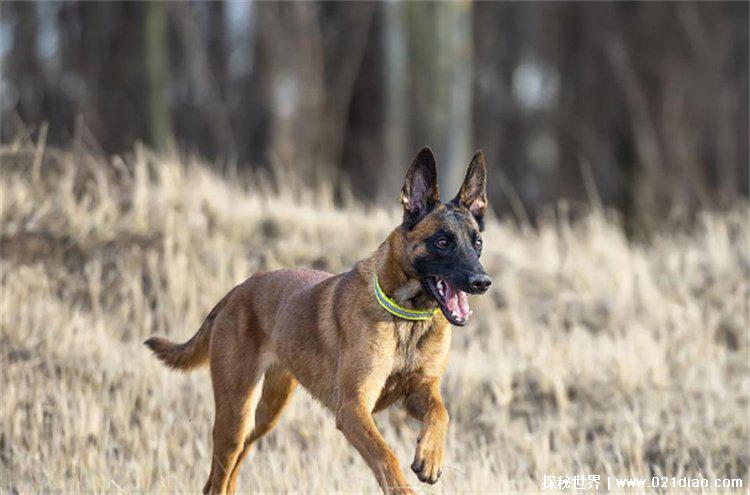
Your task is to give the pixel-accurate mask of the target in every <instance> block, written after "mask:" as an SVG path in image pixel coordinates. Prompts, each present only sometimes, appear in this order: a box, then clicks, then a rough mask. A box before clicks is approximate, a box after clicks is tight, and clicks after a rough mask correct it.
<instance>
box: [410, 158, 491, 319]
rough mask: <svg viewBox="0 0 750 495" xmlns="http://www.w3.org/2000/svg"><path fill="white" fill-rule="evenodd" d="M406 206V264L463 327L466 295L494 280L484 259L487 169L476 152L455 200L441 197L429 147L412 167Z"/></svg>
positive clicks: (481, 290)
mask: <svg viewBox="0 0 750 495" xmlns="http://www.w3.org/2000/svg"><path fill="white" fill-rule="evenodd" d="M401 203H402V204H403V206H404V220H403V223H402V229H403V231H404V239H405V241H404V265H405V267H406V268H407V272H409V275H411V276H413V277H416V278H417V279H418V280H419V281H420V283H421V285H422V289H423V291H424V292H425V294H426V295H427V296H428V297H430V298H432V299H434V300H435V301H437V303H438V305H439V306H440V309H441V310H442V312H443V314H444V315H445V317H446V318H447V319H448V321H450V322H451V323H453V324H454V325H458V326H463V325H466V323H467V322H468V321H469V316H470V315H471V311H470V309H469V302H468V298H467V294H482V293H484V292H486V291H487V288H488V287H489V286H490V284H491V283H492V282H491V280H490V277H489V276H487V272H485V270H484V267H482V263H480V261H479V257H480V256H481V254H482V230H483V227H484V213H485V211H486V210H487V170H486V167H485V164H484V155H482V152H481V151H477V153H476V154H475V155H474V158H472V160H471V163H470V164H469V170H468V171H467V173H466V178H465V179H464V182H463V185H462V186H461V189H460V190H459V192H458V194H457V195H456V197H455V198H453V199H452V200H451V201H449V202H447V203H442V202H441V201H440V193H439V191H438V184H437V171H436V169H435V157H434V156H433V155H432V151H430V149H429V148H424V149H423V150H422V151H420V152H419V154H418V155H417V157H416V158H415V159H414V161H413V162H412V164H411V167H409V171H408V172H407V173H406V180H405V181H404V186H403V188H402V189H401Z"/></svg>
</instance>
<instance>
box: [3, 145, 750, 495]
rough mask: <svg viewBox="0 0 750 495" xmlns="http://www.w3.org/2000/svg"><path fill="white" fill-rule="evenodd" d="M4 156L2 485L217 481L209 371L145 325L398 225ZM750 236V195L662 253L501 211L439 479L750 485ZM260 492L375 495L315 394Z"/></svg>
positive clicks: (517, 485) (284, 439)
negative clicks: (181, 357)
mask: <svg viewBox="0 0 750 495" xmlns="http://www.w3.org/2000/svg"><path fill="white" fill-rule="evenodd" d="M2 161H3V177H2V184H1V185H2V249H3V253H2V254H3V256H2V301H1V303H2V306H1V309H2V410H1V411H0V416H1V420H2V432H1V433H0V463H1V467H0V469H2V471H1V472H0V490H2V491H3V492H6V491H10V492H39V491H45V492H61V491H65V492H91V491H96V492H100V491H111V492H120V491H125V492H197V491H199V490H200V488H201V487H202V486H203V482H204V481H205V478H206V476H207V473H208V466H209V455H210V450H211V443H210V434H209V433H210V428H211V420H212V409H213V402H212V398H211V387H210V382H209V378H208V374H207V373H206V372H205V371H202V372H198V373H195V374H192V375H181V374H176V373H170V372H169V371H167V369H166V368H164V367H163V366H162V365H160V364H159V363H158V362H157V361H156V360H155V359H154V358H153V357H152V356H151V355H150V354H149V353H148V352H147V350H146V348H145V347H144V346H143V345H142V344H141V343H142V341H143V340H144V338H146V337H147V336H149V335H152V334H160V335H168V336H171V337H174V338H176V339H186V338H187V337H189V336H191V335H192V334H193V332H194V331H195V330H196V329H197V327H198V326H199V324H200V322H201V321H202V319H203V317H204V316H205V314H206V312H207V311H208V310H209V309H210V308H211V307H212V305H213V304H214V303H215V302H216V301H217V300H218V299H219V298H220V297H221V296H222V295H223V294H224V293H225V292H226V291H227V290H228V289H229V288H231V287H232V286H233V285H234V284H236V283H238V282H239V281H241V280H243V279H244V278H246V277H247V276H249V275H250V274H252V273H253V272H254V271H255V270H257V269H260V268H276V267H282V266H284V267H301V266H315V267H322V268H326V269H330V270H334V271H339V270H345V269H347V267H349V266H351V264H352V263H353V262H354V261H355V260H357V259H360V258H362V257H365V256H367V255H368V254H369V253H370V251H371V250H373V249H374V248H375V247H376V246H377V245H378V243H379V242H380V241H381V240H382V239H383V238H384V237H385V235H386V234H387V232H388V231H389V230H390V229H391V228H392V227H393V226H394V225H395V224H396V223H397V221H398V212H397V210H396V209H395V208H394V209H389V210H387V211H386V210H365V209H364V208H362V207H359V206H356V205H352V206H351V207H348V208H346V209H344V210H341V209H335V208H334V207H333V206H332V201H331V200H330V197H331V195H330V194H328V193H326V192H325V191H323V192H318V193H315V194H312V193H305V191H304V189H302V188H292V187H289V188H286V190H284V191H282V192H276V193H272V192H270V189H269V188H268V187H265V186H263V185H262V182H261V181H251V182H250V185H248V186H245V187H240V186H239V185H237V182H238V181H226V180H224V179H222V178H221V177H219V176H217V175H216V174H214V173H212V172H211V171H209V170H208V169H207V168H205V167H203V166H201V165H200V164H196V163H188V164H184V163H180V161H179V159H177V158H174V157H171V158H170V157H158V156H153V155H151V154H149V153H148V152H146V151H143V150H136V152H135V153H134V155H133V156H132V157H131V158H129V159H128V160H127V163H126V162H124V161H122V160H119V159H115V160H112V161H111V162H110V163H105V162H103V161H99V162H97V161H96V160H93V159H91V158H87V157H85V156H76V155H72V154H65V153H56V152H54V151H52V150H47V151H46V152H45V153H44V155H43V158H42V157H41V155H37V156H36V159H35V153H34V150H27V149H25V148H21V149H19V150H12V149H10V148H4V149H3V150H2ZM748 235H750V225H749V222H748V217H747V209H746V206H744V205H743V206H742V208H741V210H738V211H737V212H735V213H726V214H721V215H711V214H706V215H703V216H702V217H701V218H700V219H699V221H698V222H697V223H696V225H695V226H694V228H693V229H692V230H691V231H690V232H687V233H685V232H683V233H671V234H666V233H665V234H655V235H654V237H653V240H652V242H650V243H648V244H647V245H638V244H633V243H630V242H628V240H627V239H626V238H625V237H624V235H623V233H622V230H621V228H620V227H619V226H618V224H617V222H613V221H612V220H611V219H607V218H606V217H605V216H604V215H601V214H592V215H590V216H588V217H586V218H584V219H583V220H581V221H580V222H577V223H575V224H571V223H569V222H567V221H564V220H559V219H557V220H549V221H546V222H542V225H541V226H540V227H539V228H538V229H535V230H528V231H519V230H518V229H517V228H515V227H514V226H513V225H512V223H510V222H505V223H498V222H492V223H491V224H490V225H489V227H488V230H487V232H486V235H485V239H486V251H485V252H486V254H485V264H486V266H487V268H488V270H489V271H490V272H491V273H492V274H493V278H494V280H495V284H494V285H493V288H492V291H491V293H490V294H489V295H488V296H486V297H483V298H478V299H476V300H475V302H474V309H475V312H476V313H477V315H478V318H477V319H476V320H475V321H474V322H473V323H472V324H470V325H469V326H468V327H467V328H465V329H460V330H458V331H456V332H455V335H456V337H455V341H454V343H453V349H452V355H451V363H450V366H449V369H448V372H447V376H446V377H445V382H444V387H443V389H444V395H445V399H446V402H447V406H448V408H449V410H450V413H451V416H452V418H453V423H452V427H451V430H450V434H449V438H448V457H447V466H448V467H447V469H446V470H445V474H444V476H443V478H442V480H441V481H440V482H439V483H438V484H437V485H435V486H434V487H428V486H427V485H421V486H419V488H420V490H424V491H426V492H430V493H432V492H436V493H441V492H463V493H467V492H515V491H526V492H539V491H540V489H541V484H540V483H541V478H542V475H544V474H550V475H552V474H556V475H560V474H599V475H602V476H606V475H608V474H611V475H631V476H637V477H651V476H652V475H668V476H692V477H699V476H705V477H711V478H714V477H725V476H726V477H742V478H744V480H745V486H747V481H748V478H747V476H748V471H747V470H748V462H749V460H750V457H749V455H748V357H749V354H748V336H747V326H748V318H747V307H746V305H747V301H748V297H749V295H750V284H749V283H748V275H749V273H750V257H749V255H748ZM376 420H377V422H378V424H379V425H380V426H381V428H382V430H383V432H384V434H385V436H386V438H387V440H388V441H389V442H390V444H391V445H393V447H394V449H395V451H396V453H397V455H398V457H399V458H400V459H401V461H402V463H403V465H404V467H405V468H406V469H408V464H409V462H410V461H411V459H412V455H413V448H414V443H415V436H416V428H415V425H414V424H413V423H410V422H407V421H406V419H405V415H404V413H403V412H402V411H401V409H400V408H398V407H396V408H394V409H393V410H392V411H388V412H384V413H381V414H379V415H378V416H377V417H376ZM409 477H410V479H411V480H412V481H413V482H414V484H415V485H420V483H419V482H418V481H417V480H416V477H415V476H413V475H412V474H411V473H410V474H409ZM240 488H241V490H242V491H244V492H279V491H285V492H308V493H309V492H318V493H321V492H348V493H352V492H377V486H376V484H375V482H374V481H373V477H372V476H371V474H370V473H369V471H368V469H367V467H366V466H365V464H364V462H363V461H362V460H361V459H360V458H359V457H358V455H357V454H356V453H355V451H354V449H352V448H350V447H349V446H348V445H347V443H346V441H345V440H344V438H343V436H342V435H341V434H340V433H339V432H338V431H337V430H336V429H335V426H334V422H333V420H332V418H331V417H330V416H329V415H328V414H327V413H326V412H325V411H324V410H323V409H322V408H321V407H320V406H318V405H317V404H316V403H315V402H314V401H313V400H311V399H310V398H309V396H307V395H306V394H305V393H301V392H300V393H298V394H297V396H296V397H295V399H294V401H293V403H292V405H291V407H290V408H289V409H288V410H287V412H286V414H285V416H284V418H283V419H282V421H281V424H280V425H279V427H278V428H277V430H276V431H275V432H273V433H272V434H271V435H269V436H268V437H267V438H265V439H264V440H263V441H262V442H261V444H260V446H259V448H258V449H257V450H256V451H255V452H254V453H253V455H252V456H251V457H250V459H249V461H247V462H246V463H245V465H244V467H243V471H242V475H241V477H240ZM744 490H746V488H745V489H743V491H744Z"/></svg>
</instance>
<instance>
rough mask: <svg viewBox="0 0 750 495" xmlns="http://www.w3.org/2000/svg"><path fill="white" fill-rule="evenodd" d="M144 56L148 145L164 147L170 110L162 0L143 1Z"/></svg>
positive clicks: (165, 22)
mask: <svg viewBox="0 0 750 495" xmlns="http://www.w3.org/2000/svg"><path fill="white" fill-rule="evenodd" d="M145 9H146V12H145V22H144V32H143V37H144V49H145V51H146V53H145V56H144V60H145V63H146V69H145V70H146V77H147V78H148V113H149V119H148V123H149V132H150V138H151V139H150V142H151V145H152V146H154V147H155V148H156V149H164V147H165V146H166V144H167V140H168V139H169V137H170V136H171V134H172V131H171V127H172V126H171V124H170V120H171V115H170V111H169V97H168V93H167V90H168V85H169V79H170V76H169V57H168V53H167V9H166V5H165V4H164V3H162V2H148V3H147V4H146V5H145Z"/></svg>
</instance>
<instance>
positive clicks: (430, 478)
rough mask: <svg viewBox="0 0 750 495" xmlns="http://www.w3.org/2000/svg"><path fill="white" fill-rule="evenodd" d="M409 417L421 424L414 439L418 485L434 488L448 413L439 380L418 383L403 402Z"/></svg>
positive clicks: (441, 458) (440, 471) (438, 472)
mask: <svg viewBox="0 0 750 495" xmlns="http://www.w3.org/2000/svg"><path fill="white" fill-rule="evenodd" d="M404 405H405V406H406V410H407V411H408V412H409V414H410V415H411V416H412V417H414V418H415V419H418V420H419V421H421V422H422V430H421V431H420V432H419V437H417V449H416V452H415V453H414V462H413V463H412V465H411V468H412V470H413V471H414V472H415V473H417V476H418V477H419V479H420V481H423V482H426V483H430V484H434V483H435V482H437V480H438V478H440V475H441V474H442V470H443V458H444V452H445V435H446V433H447V431H448V421H449V418H448V411H447V410H446V409H445V406H444V405H443V399H442V397H441V396H440V380H439V379H438V378H424V379H422V380H420V381H419V382H418V383H417V384H416V386H415V387H414V388H413V389H412V391H411V392H410V393H409V394H408V395H407V396H406V399H405V401H404Z"/></svg>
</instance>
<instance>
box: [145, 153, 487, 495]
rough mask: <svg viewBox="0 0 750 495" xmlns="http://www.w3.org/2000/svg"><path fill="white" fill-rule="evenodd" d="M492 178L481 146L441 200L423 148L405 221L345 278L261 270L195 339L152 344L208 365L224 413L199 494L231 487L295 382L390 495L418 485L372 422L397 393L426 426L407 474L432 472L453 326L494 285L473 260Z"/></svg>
mask: <svg viewBox="0 0 750 495" xmlns="http://www.w3.org/2000/svg"><path fill="white" fill-rule="evenodd" d="M486 186H487V172H486V167H485V163H484V156H483V155H482V152H481V151H478V152H477V153H476V154H475V155H474V157H473V159H472V160H471V163H470V165H469V168H468V171H467V173H466V178H465V180H464V182H463V184H462V186H461V189H460V191H459V192H458V195H457V196H456V197H455V198H454V199H453V200H451V201H449V202H447V203H442V202H441V201H440V194H439V192H438V183H437V172H436V169H435V158H434V156H433V154H432V151H430V149H429V148H424V149H423V150H422V151H420V152H419V154H418V155H417V156H416V158H415V159H414V161H413V162H412V164H411V166H410V168H409V170H408V172H407V174H406V179H405V181H404V185H403V188H402V190H401V203H402V205H403V208H404V216H403V221H402V223H401V225H399V226H398V227H396V228H395V230H393V232H391V234H390V235H389V236H388V238H387V239H386V240H385V242H383V243H382V244H381V245H380V247H378V248H377V250H376V251H375V252H374V253H373V255H372V256H370V257H369V258H367V259H365V260H362V261H359V262H358V263H356V264H355V265H354V267H353V268H352V269H351V270H349V271H347V272H344V273H340V274H338V275H334V274H331V273H327V272H323V271H317V270H277V271H271V272H265V273H256V274H255V275H253V276H252V277H250V278H249V279H248V280H246V281H245V282H243V283H241V284H240V285H238V286H237V287H235V288H234V289H232V290H231V291H230V292H229V293H228V294H227V295H226V296H224V298H223V299H222V300H221V301H219V303H218V304H217V305H216V307H214V308H213V309H212V310H211V312H210V313H209V314H208V317H207V318H206V320H205V321H204V323H203V325H201V327H200V329H199V330H198V332H197V333H196V334H195V335H194V336H193V337H192V338H191V339H190V340H188V341H187V342H185V343H183V344H176V343H173V342H170V341H168V340H166V339H163V338H160V337H152V338H150V339H149V340H147V341H146V342H145V344H146V345H147V346H148V347H149V348H151V350H152V351H153V352H154V353H155V354H156V356H158V358H159V359H161V360H162V361H163V362H164V363H166V364H167V365H168V366H170V367H172V368H174V369H179V370H184V371H187V370H192V369H195V368H198V367H200V366H203V365H205V364H206V363H210V369H211V381H212V384H213V391H214V399H215V405H216V418H215V422H214V427H213V456H212V461H211V474H210V475H209V478H208V481H207V482H206V485H205V487H204V488H203V492H204V493H206V494H208V493H216V494H224V493H233V492H234V490H235V487H236V482H237V474H238V471H239V468H240V464H241V463H242V460H243V459H244V458H245V456H246V455H247V454H248V452H249V451H250V449H251V448H252V445H253V444H254V443H255V442H256V441H257V440H258V439H259V438H260V437H262V436H263V435H265V434H266V433H268V432H269V431H271V429H272V428H273V427H274V425H275V424H276V423H277V422H278V420H279V417H280V415H281V412H282V411H283V409H284V407H285V406H286V405H287V404H288V403H289V400H290V398H291V397H292V394H293V393H294V390H295V389H296V387H297V384H298V383H299V384H301V385H302V386H303V387H305V388H306V389H307V390H308V391H309V392H310V393H311V394H312V395H313V396H314V397H315V398H317V399H318V400H319V401H320V402H321V403H322V404H324V405H325V406H326V407H327V408H328V409H329V410H330V411H331V412H332V413H333V414H334V415H335V417H336V427H337V428H338V429H339V430H340V431H341V432H342V433H343V434H344V435H345V437H346V438H347V440H348V441H349V442H350V443H351V444H352V445H353V446H354V447H355V448H356V449H357V450H358V451H359V453H360V454H361V455H362V457H363V458H364V460H365V461H366V462H367V464H368V465H369V466H370V468H371V469H372V471H373V473H374V474H375V476H376V478H377V481H378V483H379V484H380V487H381V488H382V489H383V491H384V492H386V493H408V494H411V493H415V492H414V490H413V489H412V488H411V487H410V486H409V483H408V482H407V480H406V477H405V476H404V473H403V472H402V470H401V467H400V465H399V461H398V459H397V458H396V456H395V455H394V454H393V452H392V451H391V449H390V448H389V447H388V445H387V444H386V442H385V441H384V439H383V437H382V435H381V434H380V432H379V431H378V428H377V427H376V425H375V422H374V421H373V418H372V414H373V413H374V412H376V411H379V410H381V409H384V408H386V407H388V406H390V405H391V404H393V403H394V402H396V401H397V400H398V399H402V398H403V400H404V401H403V402H404V406H405V407H406V410H407V411H408V413H409V414H410V415H411V416H413V417H414V418H416V419H417V420H419V421H421V423H422V426H421V430H420V433H419V436H418V438H417V446H416V452H415V455H414V462H413V463H412V465H411V468H412V470H413V471H414V472H415V473H416V474H417V476H418V478H419V479H420V480H421V481H423V482H426V483H430V484H432V483H435V482H436V481H437V480H438V478H439V477H440V475H441V472H442V471H441V470H442V467H443V457H444V451H445V446H444V443H445V435H446V430H447V428H448V412H447V411H446V408H445V406H444V405H443V400H442V397H441V395H440V380H441V377H442V375H443V372H444V370H445V367H446V363H447V358H448V351H449V348H450V340H451V324H452V325H455V326H459V327H461V326H464V325H466V323H467V322H468V321H469V318H470V316H471V314H472V311H470V309H469V301H468V297H467V295H468V294H481V293H484V292H485V291H487V288H488V287H489V285H490V283H491V281H490V278H489V277H488V276H487V273H486V272H485V270H484V268H483V267H482V264H481V263H480V261H479V257H480V255H481V253H482V235H481V232H482V230H483V223H484V222H483V217H484V214H485V211H486V209H487V192H486ZM261 378H263V386H262V387H259V383H260V382H261ZM261 388H262V390H260V389H261ZM256 394H260V399H259V400H254V399H256V397H255V396H256ZM254 404H257V406H256V407H255V408H254V409H253V405H254Z"/></svg>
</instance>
